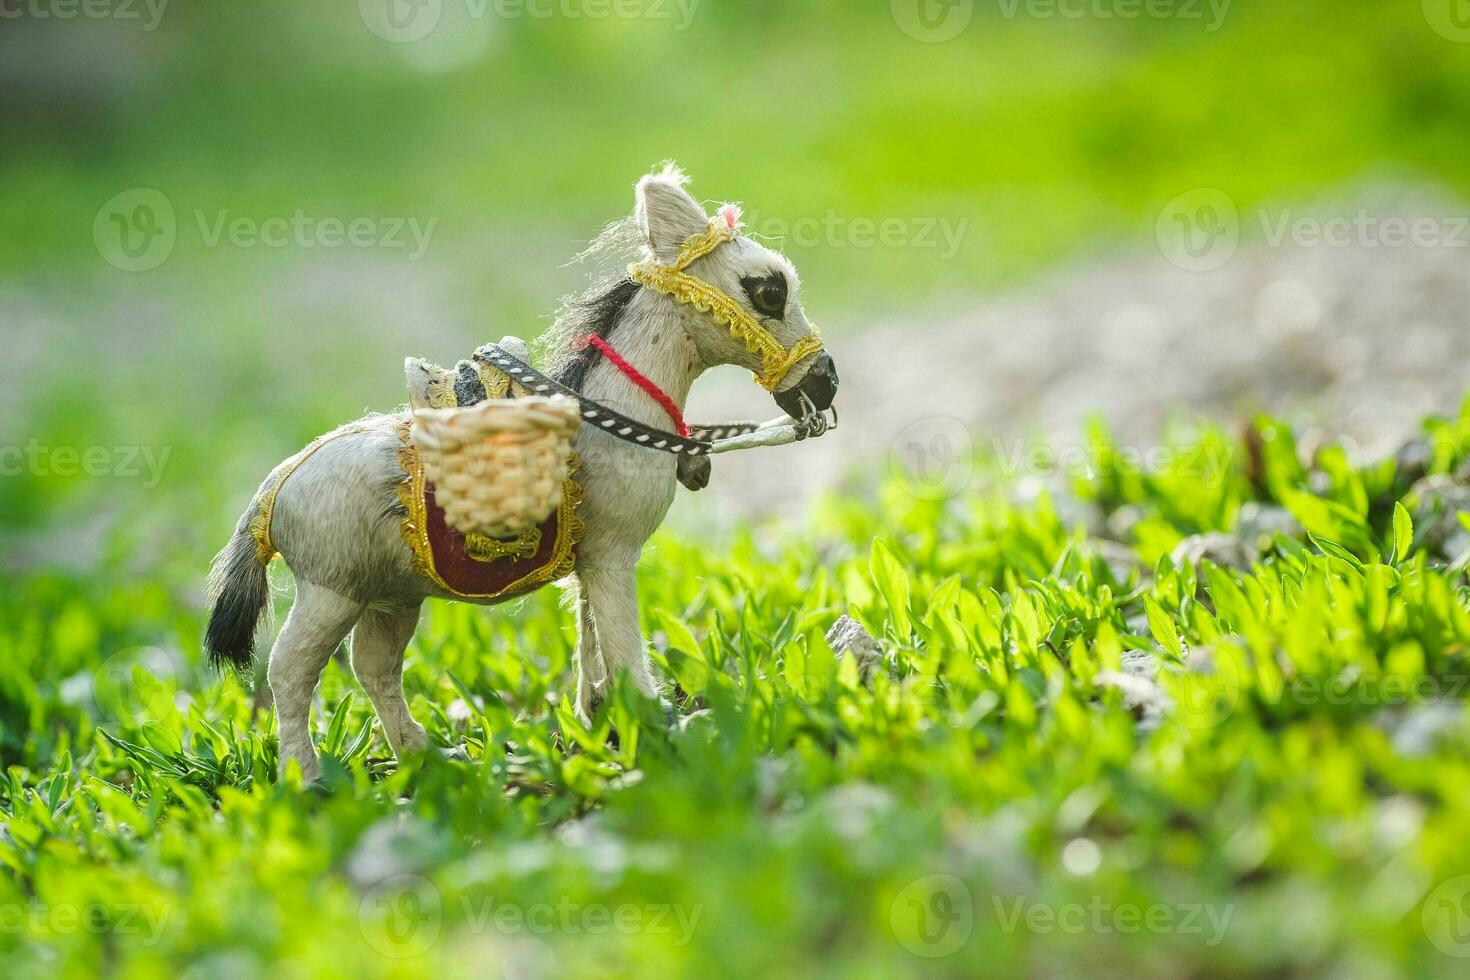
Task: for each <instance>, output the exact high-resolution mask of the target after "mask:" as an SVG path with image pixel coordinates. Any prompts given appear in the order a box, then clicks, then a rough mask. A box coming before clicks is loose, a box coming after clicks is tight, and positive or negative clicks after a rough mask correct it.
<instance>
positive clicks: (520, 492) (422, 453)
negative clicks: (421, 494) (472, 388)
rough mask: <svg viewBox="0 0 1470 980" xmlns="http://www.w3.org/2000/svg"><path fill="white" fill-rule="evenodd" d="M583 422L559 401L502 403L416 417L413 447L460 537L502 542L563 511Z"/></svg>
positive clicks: (560, 398) (421, 412)
mask: <svg viewBox="0 0 1470 980" xmlns="http://www.w3.org/2000/svg"><path fill="white" fill-rule="evenodd" d="M580 422H581V417H580V416H579V415H578V413H577V403H576V402H575V401H573V400H572V399H570V398H567V397H566V396H564V395H552V396H551V397H549V398H541V397H528V398H512V399H500V398H492V399H490V400H489V401H484V402H480V403H479V404H477V405H471V406H470V407H468V408H425V409H419V410H417V411H415V412H414V413H413V437H412V438H413V444H414V445H415V446H416V447H417V448H418V451H419V458H420V459H421V460H422V461H423V464H424V474H425V475H426V476H427V477H428V479H429V481H430V482H431V483H433V484H434V494H435V500H436V502H437V503H438V504H439V506H440V507H442V508H443V509H444V519H445V521H446V523H448V524H449V526H450V527H452V528H454V529H455V530H456V531H458V532H460V533H461V534H485V535H489V536H490V537H493V538H506V537H512V536H514V535H517V534H520V533H521V532H523V531H525V530H527V529H528V528H532V527H536V526H538V525H540V524H541V522H542V521H544V520H546V519H547V518H548V517H550V516H551V515H552V514H553V513H554V512H555V511H556V509H557V507H559V506H560V505H561V496H562V483H563V482H564V481H565V480H566V479H567V476H568V474H569V457H570V454H571V446H572V433H574V432H575V431H576V430H577V426H578V425H579V424H580Z"/></svg>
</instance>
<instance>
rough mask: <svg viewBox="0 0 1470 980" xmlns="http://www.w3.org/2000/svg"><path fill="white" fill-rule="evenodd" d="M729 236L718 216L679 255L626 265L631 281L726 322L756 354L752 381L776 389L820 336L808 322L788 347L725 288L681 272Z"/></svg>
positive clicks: (818, 342) (819, 341)
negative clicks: (757, 365) (756, 368)
mask: <svg viewBox="0 0 1470 980" xmlns="http://www.w3.org/2000/svg"><path fill="white" fill-rule="evenodd" d="M734 237H735V232H734V230H733V229H731V228H729V227H726V226H725V225H724V224H722V223H720V222H718V221H711V222H710V225H709V229H708V230H707V231H704V232H702V233H700V234H698V235H694V236H692V237H691V238H689V239H688V240H687V241H685V242H684V244H683V245H682V246H681V247H680V249H679V257H678V258H677V259H675V260H674V262H673V264H671V265H665V264H663V263H662V262H655V261H653V260H649V261H647V262H636V263H634V264H633V265H630V266H628V275H630V276H632V277H633V280H634V281H635V282H638V283H641V284H642V285H644V286H647V287H649V288H650V289H656V290H658V291H659V292H661V293H663V294H664V295H665V296H671V297H673V298H674V299H675V300H677V301H678V302H680V303H687V304H689V305H690V306H692V307H694V308H695V309H696V310H699V311H700V312H701V313H706V314H708V315H709V316H710V317H711V318H712V319H713V320H714V321H715V322H716V323H720V324H724V325H725V326H728V327H729V328H730V333H731V334H732V335H733V336H734V337H735V338H736V339H737V340H739V341H740V342H741V343H743V344H745V346H746V348H747V349H749V350H750V351H751V353H754V354H759V355H760V358H761V370H760V372H759V373H758V374H756V376H755V380H756V382H757V383H759V384H760V386H761V387H762V388H765V389H766V390H767V391H775V390H776V386H777V385H779V384H780V383H781V379H783V378H785V377H786V374H787V372H789V371H790V370H791V368H792V366H793V365H794V364H796V363H797V362H798V361H800V360H801V359H802V358H804V357H807V356H809V355H811V354H815V353H817V352H818V351H820V350H821V349H822V335H821V334H820V333H818V332H817V328H816V327H815V326H813V327H812V332H811V333H809V334H807V335H806V336H805V337H803V338H802V339H801V340H799V341H797V342H796V345H795V346H794V347H792V348H791V349H790V350H787V349H786V348H785V347H783V346H781V342H780V341H779V340H777V339H776V338H775V337H774V336H773V335H772V334H771V332H770V331H769V330H767V329H766V328H765V327H764V326H762V325H761V322H760V321H759V320H757V319H756V318H755V317H754V316H752V315H751V314H750V311H748V310H747V309H746V308H745V307H743V306H741V305H740V304H739V303H737V302H736V301H735V300H734V299H733V298H732V297H731V296H730V295H729V294H728V293H726V292H725V291H724V290H722V289H720V288H718V287H717V286H714V285H711V284H710V283H708V282H705V281H704V280H703V279H700V278H698V277H697V276H691V275H690V274H689V273H687V272H685V271H684V269H685V268H686V267H688V266H689V265H690V263H692V262H694V261H695V260H696V259H700V258H703V257H704V256H706V255H708V254H709V253H711V252H713V251H714V250H715V249H716V248H718V247H719V246H721V245H723V244H724V243H725V242H728V241H730V240H731V239H733V238H734Z"/></svg>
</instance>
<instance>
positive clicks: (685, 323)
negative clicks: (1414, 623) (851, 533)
mask: <svg viewBox="0 0 1470 980" xmlns="http://www.w3.org/2000/svg"><path fill="white" fill-rule="evenodd" d="M683 183H684V180H683V178H682V176H681V175H680V174H679V173H678V172H677V171H675V170H673V169H672V168H668V169H665V170H664V171H663V172H662V173H658V174H653V175H650V176H647V177H644V178H643V179H642V180H640V181H639V183H638V185H637V189H636V198H637V207H636V211H635V214H634V224H635V226H636V230H637V233H638V236H639V238H640V239H641V246H642V248H643V251H644V256H645V259H646V260H649V261H651V262H654V263H664V264H667V263H670V262H673V261H674V260H675V259H676V257H678V255H679V253H680V247H681V246H682V245H683V243H684V242H685V241H686V240H687V239H690V238H691V237H692V236H696V235H699V234H700V233H702V232H705V231H706V230H707V229H708V228H710V227H712V225H711V219H710V218H709V217H708V216H707V215H706V214H705V212H704V209H703V208H702V207H700V206H699V204H698V203H697V202H696V201H695V200H694V199H693V198H692V197H690V196H689V194H688V193H687V192H686V191H685V190H684V188H683ZM724 216H725V212H722V217H724ZM729 221H730V226H731V227H732V228H733V227H734V218H733V216H731V217H729ZM690 269H691V271H693V272H697V273H698V276H699V277H700V279H701V280H702V281H703V282H704V283H708V284H710V285H712V286H714V287H716V288H717V289H718V290H720V291H721V292H723V293H724V294H726V296H728V297H731V298H738V302H740V303H741V304H742V306H743V307H744V308H745V309H747V310H749V311H750V313H751V314H752V315H753V316H755V317H756V318H757V319H758V321H759V323H760V324H761V326H762V327H763V328H764V330H765V331H766V332H767V333H768V335H769V336H770V337H771V338H774V339H775V341H777V342H778V343H779V344H780V345H781V346H782V347H783V348H785V349H787V350H791V349H793V348H796V346H797V344H799V343H803V342H806V343H808V344H809V343H810V341H807V340H806V338H809V337H811V336H812V335H813V333H814V331H813V330H812V328H811V326H810V325H809V324H808V322H807V320H806V318H805V314H804V313H803V311H802V309H801V306H800V303H799V302H798V300H797V298H796V287H797V280H796V275H795V270H794V269H793V268H792V267H791V265H790V263H789V262H788V261H787V260H786V259H785V258H784V257H783V256H781V255H779V254H778V253H775V252H772V251H770V250H769V249H767V248H765V247H764V246H762V245H760V244H758V243H756V242H753V241H751V240H750V239H748V238H744V237H735V238H734V239H733V240H730V241H728V242H727V243H726V244H724V245H723V246H722V247H720V248H719V249H718V250H715V251H712V252H711V253H710V254H707V255H705V256H703V257H702V258H700V259H699V260H698V261H697V262H696V263H694V264H693V265H691V266H690ZM778 286H779V289H778V288H777V287H778ZM614 288H615V289H617V290H619V295H620V297H621V298H620V300H619V305H618V306H617V308H616V309H614V310H611V311H610V312H609V311H608V309H607V307H608V303H607V302H606V297H605V295H604V296H601V297H600V296H598V295H595V294H594V293H589V294H588V296H586V297H583V299H582V300H581V301H579V302H574V303H573V304H571V305H570V306H569V307H568V310H567V311H564V313H563V321H565V322H559V323H558V326H557V327H555V328H553V329H554V330H556V331H558V332H559V333H560V334H561V337H562V341H563V351H562V354H563V359H564V360H569V359H571V358H572V357H573V356H574V355H573V354H572V353H571V352H572V351H574V350H576V349H577V348H578V344H579V341H581V340H583V339H585V335H586V334H587V333H589V332H594V331H595V332H599V334H600V335H601V334H602V333H606V339H607V340H608V341H609V342H610V343H611V344H612V345H613V346H614V347H615V348H616V351H617V353H618V354H619V355H621V356H622V358H623V359H624V360H625V361H626V362H627V363H628V364H630V365H632V367H633V368H635V369H636V370H637V371H638V372H640V373H641V374H642V375H644V376H645V377H646V378H647V379H648V380H650V381H652V382H653V383H654V384H655V385H657V387H658V388H659V389H661V390H662V391H663V392H664V393H666V394H667V395H668V396H669V398H671V399H672V400H673V402H674V404H675V405H676V406H677V407H678V409H679V411H680V412H682V411H683V406H684V404H685V400H686V399H687V397H688V394H689V390H690V387H691V386H692V385H693V383H694V381H695V379H696V378H698V377H699V375H700V374H702V373H703V372H704V371H705V370H707V369H708V368H710V367H713V366H715V365H717V364H740V365H743V366H746V367H749V368H751V369H752V370H756V371H759V370H760V368H761V366H762V365H761V359H760V357H759V356H758V355H757V354H755V353H753V352H752V348H750V347H749V346H748V344H747V343H743V342H742V341H741V339H740V338H738V337H736V336H733V335H732V332H731V330H729V329H726V326H725V325H722V324H721V323H719V322H717V321H716V320H715V319H712V318H711V317H710V316H709V315H707V313H706V312H702V311H701V310H700V309H697V308H696V306H695V305H694V304H689V303H681V302H678V301H676V300H675V299H674V298H672V297H671V296H669V295H665V294H664V293H662V292H660V291H658V290H656V289H650V288H639V287H637V286H636V285H635V284H633V283H632V282H629V281H626V280H625V281H623V282H622V283H620V284H619V285H618V286H616V287H614ZM603 292H604V293H606V292H607V291H606V290H604V291H603ZM778 293H779V295H777V294H778ZM777 300H779V303H778V302H777ZM599 308H601V309H602V313H600V314H598V315H597V316H601V317H603V322H601V323H598V322H596V320H597V316H589V315H588V312H589V311H593V310H597V309H599ZM614 326H615V327H616V330H615V331H613V330H612V328H613V327H614ZM814 366H815V367H816V370H813V368H814ZM577 380H578V381H579V382H580V384H579V387H580V391H581V393H582V395H583V396H584V397H585V398H587V399H590V400H591V401H595V402H600V403H602V404H604V405H607V406H609V407H611V408H613V409H615V410H616V411H618V412H621V413H622V414H624V415H626V416H628V417H630V418H632V419H634V420H636V421H639V422H642V423H644V424H646V425H650V426H655V427H659V428H667V427H668V425H669V417H668V415H667V414H666V411H665V409H664V408H662V407H660V405H659V404H658V402H657V401H655V400H654V398H652V397H651V396H650V395H649V394H648V393H647V392H646V391H645V390H643V389H642V388H640V387H639V385H637V384H635V383H634V381H633V380H631V379H630V378H629V377H628V376H627V375H626V374H625V373H624V372H623V371H621V370H620V369H619V368H618V367H617V366H615V365H614V364H612V363H611V362H610V361H609V360H608V359H607V358H605V357H602V358H595V359H589V360H588V362H585V371H584V372H579V374H578V378H577ZM815 381H820V383H819V384H815V385H813V382H815ZM835 386H836V372H835V369H834V368H833V366H832V362H831V359H830V358H829V357H828V356H827V355H826V354H825V353H821V352H819V351H818V352H816V353H811V354H808V355H805V356H802V357H801V358H800V359H799V360H796V361H795V362H794V363H792V364H790V365H789V370H786V371H785V372H784V376H783V377H782V378H781V379H780V381H779V383H773V384H771V385H770V387H771V389H772V393H773V394H774V395H775V396H776V399H777V402H778V403H779V404H781V405H782V407H783V408H784V407H788V406H790V405H792V404H793V403H794V401H793V399H794V398H795V397H796V396H797V395H798V394H800V395H805V396H806V397H807V398H808V399H809V403H810V401H815V402H817V404H816V407H817V408H818V409H822V408H826V407H827V405H828V404H830V401H831V396H832V393H833V391H835ZM807 389H811V390H807ZM788 410H789V409H788ZM793 414H794V413H793ZM402 421H403V416H402V415H382V416H370V417H368V418H366V419H362V420H359V421H358V422H354V423H351V424H350V425H349V426H344V427H343V429H342V430H339V431H340V432H342V433H343V434H341V435H338V436H336V437H335V438H333V439H331V440H329V441H327V442H325V443H324V444H322V445H320V446H319V448H317V449H316V450H315V451H314V452H313V453H311V455H310V456H309V457H308V458H306V459H305V461H304V462H300V463H299V465H296V468H294V469H289V468H290V467H291V466H293V464H295V463H296V462H297V459H298V458H297V457H293V458H292V459H291V460H287V461H285V462H283V463H282V464H281V465H280V466H279V467H277V469H276V471H274V472H272V474H271V475H270V476H269V477H268V478H267V479H266V481H265V482H264V483H263V484H262V486H261V489H260V491H259V492H257V494H256V496H255V498H254V499H253V500H252V501H251V504H250V507H249V508H248V509H247V510H246V513H245V515H244V516H243V517H242V518H241V520H240V523H239V525H238V527H237V529H236V533H235V536H234V537H233V538H232V539H231V541H230V543H229V544H228V545H227V546H226V547H225V549H224V550H223V551H222V552H221V553H220V555H219V557H218V558H217V559H216V563H215V567H214V571H213V573H212V576H211V581H212V590H213V593H214V596H215V600H214V608H213V610H212V613H211V619H210V625H209V631H208V634H207V636H206V647H207V648H208V649H209V651H210V653H211V656H212V657H213V658H214V659H215V660H216V661H228V662H231V663H233V664H235V665H236V666H239V667H243V666H245V665H248V663H249V662H250V658H251V656H252V651H253V635H254V632H255V629H256V625H257V622H258V620H259V619H260V616H261V614H262V612H263V610H264V608H265V606H266V603H267V601H268V598H269V594H268V586H267V583H266V577H265V567H264V565H263V564H262V562H261V561H260V556H259V555H258V554H257V552H258V548H257V543H256V539H255V538H254V537H253V536H252V534H251V530H250V525H251V523H252V521H258V520H259V515H260V508H261V504H262V502H263V501H265V500H266V499H267V497H268V491H270V490H271V489H272V488H275V487H277V481H278V478H279V477H280V476H281V475H282V474H284V473H287V472H289V479H285V480H284V482H282V483H280V484H279V487H278V489H277V491H276V493H275V496H274V502H273V506H272V507H271V508H270V509H269V513H268V522H269V528H268V531H269V538H270V542H271V544H272V545H273V547H274V550H275V551H277V552H279V553H280V555H281V556H282V557H283V559H284V560H285V562H286V564H287V565H288V566H289V567H290V569H291V571H292V573H293V575H294V577H295V581H296V599H295V602H294V604H293V605H292V608H291V612H290V615H289V616H288V618H287V620H286V622H285V624H284V625H283V627H282V628H281V631H280V633H279V635H278V636H277V638H276V641H275V645H274V646H273V648H272V649H271V654H270V662H269V666H268V672H267V676H268V679H269V683H270V686H271V692H272V694H273V697H274V700H275V704H276V712H277V718H278V721H279V725H280V761H281V769H282V772H285V771H286V769H287V767H288V766H289V765H290V764H291V763H292V762H293V761H294V762H295V763H296V764H297V765H298V766H299V767H300V769H301V773H302V776H303V778H305V779H307V780H314V779H316V778H318V765H317V757H316V752H315V749H314V748H313V745H312V741H311V735H310V726H309V711H310V705H311V700H312V697H313V694H314V693H315V690H316V685H317V682H318V680H319V679H320V676H321V672H322V669H323V668H324V667H325V666H326V663H327V660H328V659H329V658H330V657H331V655H332V653H333V652H334V651H335V650H336V649H337V647H338V645H339V644H340V643H341V642H342V640H343V639H344V638H345V637H346V636H347V635H348V634H349V632H350V633H351V634H352V644H351V649H352V667H353V671H354V672H355V673H356V675H357V677H358V680H359V682H360V683H361V684H362V686H363V688H364V690H365V691H366V692H367V694H368V697H369V698H370V699H371V701H372V704H373V707H374V709H375V710H376V711H377V714H378V717H379V719H380V721H381V722H382V724H383V729H384V733H385V735H386V736H387V738H388V742H389V744H390V745H391V746H392V748H393V751H394V753H395V754H398V755H402V754H403V753H405V752H413V751H418V750H422V749H424V748H425V747H426V746H427V736H426V734H425V731H424V729H423V727H422V726H421V725H419V724H418V723H417V722H416V721H415V720H414V719H413V717H412V716H411V715H410V713H409V711H408V705H407V703H406V702H405V700H404V696H403V685H402V670H403V655H404V649H405V648H406V647H407V645H408V642H409V640H410V639H411V637H412V635H413V632H414V629H415V627H416V626H417V623H418V617H419V610H420V607H421V605H422V603H423V600H424V599H426V598H432V597H440V598H461V597H459V596H456V595H454V594H452V593H449V592H446V591H445V590H443V589H441V588H440V587H439V586H437V585H436V584H435V583H433V582H432V581H430V580H429V579H428V578H426V577H425V576H424V575H422V574H420V572H418V571H417V570H416V569H415V568H414V565H413V561H412V558H413V555H412V552H411V551H410V549H409V547H408V545H407V544H406V543H405V541H404V538H403V535H402V533H401V531H400V523H401V521H402V517H403V509H402V507H401V505H400V503H399V497H398V488H399V485H400V484H401V483H402V482H403V480H404V472H403V470H402V468H401V467H400V465H399V450H400V447H401V445H402V442H401V440H400V437H399V434H398V430H399V428H400V426H401V424H402ZM573 448H574V449H575V450H576V452H577V453H578V454H579V455H580V457H581V468H580V470H579V471H578V474H577V479H578V482H579V483H580V484H581V486H582V489H583V494H584V498H583V502H582V504H581V507H580V508H579V511H578V513H579V516H580V517H581V518H582V519H583V520H584V521H585V523H586V532H585V535H584V536H583V538H582V540H581V542H580V544H579V545H578V548H577V560H576V571H575V573H574V578H575V586H576V603H575V605H576V610H577V629H578V633H577V636H578V640H577V662H578V689H577V705H578V710H579V712H580V713H582V714H583V715H584V716H585V715H590V714H591V712H592V711H593V710H594V706H595V703H596V701H597V699H598V697H599V696H600V693H601V691H602V689H603V687H604V686H605V685H606V683H607V682H608V679H609V678H610V677H611V676H613V675H614V674H616V673H617V672H619V671H627V673H628V676H629V677H630V678H631V680H632V681H633V682H634V683H635V684H637V685H638V687H639V688H640V689H641V690H642V691H643V692H644V693H646V694H648V695H650V696H656V695H657V685H656V682H655V680H654V678H653V675H652V673H651V671H650V669H649V664H648V658H647V654H646V652H645V644H644V639H643V634H642V629H641V626H640V621H639V612H638V594H637V587H636V583H635V579H634V569H635V567H636V565H637V563H638V559H639V555H640V554H641V552H642V549H643V546H644V544H645V542H646V541H647V540H648V538H649V536H650V535H652V534H653V532H654V531H655V530H657V528H658V526H659V525H660V524H661V523H662V522H663V519H664V517H665V515H666V514H667V513H668V510H669V506H670V505H671V504H672V503H673V499H674V492H675V469H676V464H675V459H674V458H673V457H671V456H669V455H667V454H665V453H661V452H657V451H654V450H651V449H648V448H645V447H642V446H637V445H633V444H630V443H627V442H623V441H620V440H618V439H616V438H614V437H613V436H612V435H610V434H609V433H607V432H605V431H603V430H601V429H599V428H597V427H595V426H591V425H584V426H582V427H581V428H580V429H579V430H578V432H577V434H576V436H575V438H574V442H573Z"/></svg>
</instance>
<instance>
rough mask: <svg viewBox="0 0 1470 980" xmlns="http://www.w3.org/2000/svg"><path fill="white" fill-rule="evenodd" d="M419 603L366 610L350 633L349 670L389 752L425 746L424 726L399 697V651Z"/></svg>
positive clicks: (415, 623)
mask: <svg viewBox="0 0 1470 980" xmlns="http://www.w3.org/2000/svg"><path fill="white" fill-rule="evenodd" d="M419 605H420V604H419V603H414V604H413V605H412V606H408V607H400V608H398V609H372V608H370V609H368V610H367V612H365V613H363V614H362V618H361V619H359V620H358V621H357V628H356V629H355V630H353V632H352V670H353V672H354V673H355V674H357V681H358V683H359V684H361V685H362V689H363V690H364V691H366V692H367V696H368V699H369V700H370V701H372V703H373V709H374V710H375V711H377V713H378V720H379V721H380V722H382V723H383V734H384V735H386V736H388V744H389V745H390V746H391V747H392V748H393V755H394V756H396V757H397V758H399V759H402V758H403V756H404V753H408V752H421V751H423V750H424V749H425V748H427V747H428V745H429V736H428V733H426V732H425V731H424V726H422V725H420V724H419V723H418V722H416V721H414V720H413V715H411V714H409V711H408V702H407V701H405V700H404V698H403V651H404V648H405V647H407V646H408V641H409V640H410V639H412V637H413V631H414V629H415V628H416V627H417V626H418V623H419Z"/></svg>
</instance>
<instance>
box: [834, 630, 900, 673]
mask: <svg viewBox="0 0 1470 980" xmlns="http://www.w3.org/2000/svg"><path fill="white" fill-rule="evenodd" d="M827 645H828V646H829V647H831V648H832V652H833V653H834V654H836V655H837V659H838V660H841V659H842V658H843V657H844V656H846V655H847V654H849V653H850V654H852V658H853V660H854V661H856V663H857V666H858V674H859V675H860V676H861V677H862V679H863V680H864V681H866V680H867V679H868V677H869V676H870V675H871V674H872V672H873V668H875V667H877V666H878V665H879V664H881V663H883V662H884V661H885V660H886V659H887V653H886V652H885V651H884V649H883V644H882V643H880V642H878V640H877V639H876V638H875V637H874V636H873V635H872V634H871V633H869V632H868V631H867V630H865V629H863V625H862V624H861V623H859V622H858V621H857V620H855V619H853V618H852V617H851V616H847V615H843V616H841V617H839V618H838V620H837V622H835V623H833V624H832V628H831V629H829V630H828V631H827Z"/></svg>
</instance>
